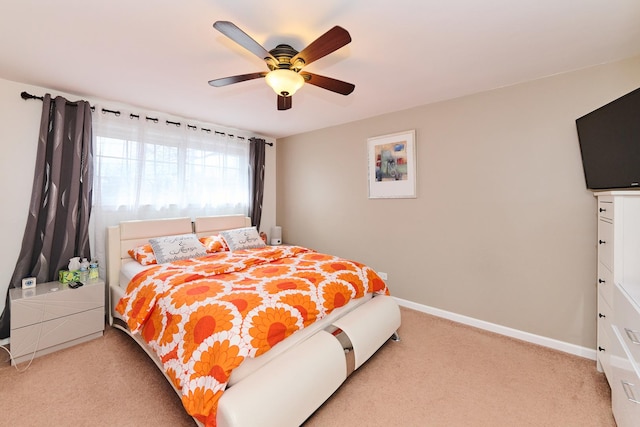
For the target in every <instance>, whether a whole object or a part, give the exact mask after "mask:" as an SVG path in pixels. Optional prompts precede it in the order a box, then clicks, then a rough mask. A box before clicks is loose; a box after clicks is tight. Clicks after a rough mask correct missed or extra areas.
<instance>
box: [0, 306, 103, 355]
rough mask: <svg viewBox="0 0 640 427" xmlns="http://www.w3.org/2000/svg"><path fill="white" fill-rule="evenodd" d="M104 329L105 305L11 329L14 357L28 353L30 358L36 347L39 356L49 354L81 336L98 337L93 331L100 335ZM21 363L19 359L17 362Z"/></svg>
mask: <svg viewBox="0 0 640 427" xmlns="http://www.w3.org/2000/svg"><path fill="white" fill-rule="evenodd" d="M103 331H104V308H102V307H100V308H94V309H92V310H88V311H84V312H81V313H76V314H72V315H69V316H64V317H59V318H57V319H53V320H50V321H48V322H43V323H38V324H35V325H30V326H25V327H23V328H17V329H12V330H11V353H12V355H13V357H14V359H17V358H20V357H21V356H25V355H28V356H29V358H30V357H31V354H32V353H33V352H34V350H36V346H37V348H38V353H37V354H36V356H39V355H42V354H46V353H50V352H51V351H53V350H54V349H55V350H57V349H58V348H64V347H68V346H69V344H67V343H69V342H70V341H74V340H78V339H79V338H83V337H91V338H95V336H93V335H94V334H97V336H99V335H102V333H103ZM65 344H67V345H65ZM50 347H54V349H52V350H50V351H46V350H47V349H48V348H50ZM19 362H20V361H19V360H18V362H17V363H19Z"/></svg>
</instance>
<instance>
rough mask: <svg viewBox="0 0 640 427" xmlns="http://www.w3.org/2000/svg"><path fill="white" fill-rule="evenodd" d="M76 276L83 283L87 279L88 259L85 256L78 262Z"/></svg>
mask: <svg viewBox="0 0 640 427" xmlns="http://www.w3.org/2000/svg"><path fill="white" fill-rule="evenodd" d="M78 278H79V279H80V281H81V282H83V283H84V282H86V281H87V280H89V261H87V259H86V258H82V262H81V263H80V274H79V277H78Z"/></svg>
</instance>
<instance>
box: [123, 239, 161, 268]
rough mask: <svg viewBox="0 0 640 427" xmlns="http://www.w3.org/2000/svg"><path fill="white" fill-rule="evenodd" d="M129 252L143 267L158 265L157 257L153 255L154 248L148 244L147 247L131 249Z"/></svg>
mask: <svg viewBox="0 0 640 427" xmlns="http://www.w3.org/2000/svg"><path fill="white" fill-rule="evenodd" d="M127 252H129V255H130V256H131V258H133V259H135V260H136V261H138V262H139V263H140V264H142V265H151V264H157V263H158V262H157V261H156V256H155V254H154V253H153V248H152V247H151V245H150V244H148V243H147V244H146V245H142V246H138V247H136V248H133V249H129V250H128V251H127Z"/></svg>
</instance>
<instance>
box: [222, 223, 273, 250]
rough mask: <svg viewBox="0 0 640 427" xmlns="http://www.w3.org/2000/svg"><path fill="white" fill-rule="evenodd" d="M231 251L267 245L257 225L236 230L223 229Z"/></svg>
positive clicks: (223, 235) (223, 234)
mask: <svg viewBox="0 0 640 427" xmlns="http://www.w3.org/2000/svg"><path fill="white" fill-rule="evenodd" d="M220 235H221V236H222V237H224V240H225V241H226V242H227V246H229V250H230V251H237V250H239V249H253V248H263V247H265V246H266V244H265V243H264V240H262V237H260V235H259V234H258V230H256V228H255V227H245V228H236V229H234V230H227V231H221V232H220Z"/></svg>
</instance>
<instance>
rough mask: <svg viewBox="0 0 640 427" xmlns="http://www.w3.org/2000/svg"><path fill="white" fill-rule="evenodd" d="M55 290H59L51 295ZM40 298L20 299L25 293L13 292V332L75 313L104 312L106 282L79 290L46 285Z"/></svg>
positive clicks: (57, 283)
mask: <svg viewBox="0 0 640 427" xmlns="http://www.w3.org/2000/svg"><path fill="white" fill-rule="evenodd" d="M51 289H58V290H57V291H51ZM36 290H37V294H36V295H35V296H32V297H26V298H25V297H22V298H18V295H22V293H21V292H22V290H21V289H12V290H11V292H12V295H11V296H12V300H11V328H12V329H14V328H21V327H24V326H28V325H33V324H36V323H40V322H46V321H48V320H52V319H57V318H58V317H62V316H68V315H70V314H74V313H80V312H83V311H87V310H91V309H93V308H98V307H103V308H104V282H103V281H99V282H95V283H87V284H85V285H84V286H81V287H80V288H77V289H69V288H68V285H66V284H62V283H59V282H51V283H43V284H42V285H38V286H37V287H36Z"/></svg>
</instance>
